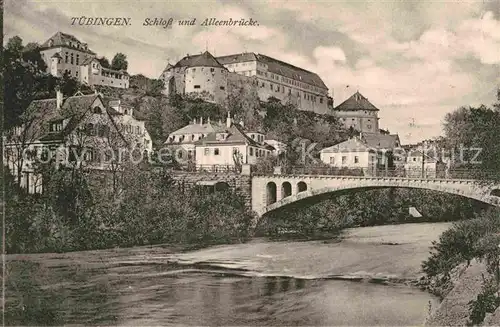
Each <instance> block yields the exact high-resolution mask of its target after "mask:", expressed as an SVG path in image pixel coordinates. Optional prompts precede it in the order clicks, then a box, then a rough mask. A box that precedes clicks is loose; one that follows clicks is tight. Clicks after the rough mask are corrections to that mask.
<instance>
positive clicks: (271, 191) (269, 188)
mask: <svg viewBox="0 0 500 327" xmlns="http://www.w3.org/2000/svg"><path fill="white" fill-rule="evenodd" d="M276 200H277V192H276V183H275V182H269V183H267V185H266V204H267V205H270V204H273V203H276Z"/></svg>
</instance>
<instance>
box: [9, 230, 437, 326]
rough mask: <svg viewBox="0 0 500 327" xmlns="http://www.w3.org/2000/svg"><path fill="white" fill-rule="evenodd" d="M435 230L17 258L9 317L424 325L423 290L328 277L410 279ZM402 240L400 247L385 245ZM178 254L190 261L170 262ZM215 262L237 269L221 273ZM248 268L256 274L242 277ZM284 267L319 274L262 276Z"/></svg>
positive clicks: (30, 321) (18, 321)
mask: <svg viewBox="0 0 500 327" xmlns="http://www.w3.org/2000/svg"><path fill="white" fill-rule="evenodd" d="M432 233H434V234H436V233H437V232H436V227H434V226H427V227H426V226H425V225H423V224H420V225H419V226H417V227H416V226H410V227H408V226H386V227H383V228H382V227H380V228H378V229H373V228H372V229H359V230H356V231H354V232H353V235H354V236H350V239H348V240H347V241H345V242H341V243H338V244H337V243H336V244H323V243H318V242H277V243H267V242H253V243H249V244H241V245H228V246H221V247H214V248H209V249H205V250H199V251H193V252H189V253H172V254H171V255H169V256H167V254H166V253H168V252H167V250H165V249H162V248H132V249H121V250H116V251H115V250H103V251H88V252H79V253H68V254H60V255H56V254H46V255H26V256H19V257H16V258H13V256H11V257H10V258H8V259H7V266H8V267H7V268H8V270H7V275H8V276H7V277H8V279H7V289H6V292H7V293H6V295H7V303H6V309H7V310H6V316H5V318H6V323H7V325H64V324H79V325H131V326H137V325H142V326H146V325H232V326H235V325H246V326H262V325H265V326H291V325H302V326H306V325H309V326H312V325H315V326H318V325H322V326H325V325H328V326H334V325H350V326H352V325H356V326H361V325H365V326H373V325H393V326H395V325H398V326H403V325H421V324H422V322H423V320H424V318H425V316H426V314H427V311H428V302H429V301H433V306H434V305H436V301H435V299H434V298H433V297H432V296H431V295H429V294H427V293H424V292H421V291H419V290H416V289H412V288H408V287H402V286H388V285H380V284H373V283H363V282H350V281H339V280H328V279H324V278H326V277H327V276H333V275H335V276H339V275H348V276H351V275H355V276H357V273H361V275H365V273H366V275H368V276H379V275H382V276H398V277H401V276H403V277H414V276H416V275H415V273H416V272H418V271H419V269H420V263H421V261H422V259H423V258H424V257H425V256H426V255H428V248H429V244H430V241H431V236H429V235H430V234H432ZM434 234H432V235H434ZM432 237H435V235H434V236H432ZM436 237H437V236H436ZM401 239H404V244H402V245H399V246H387V245H384V244H385V243H387V242H400V243H401ZM311 254H314V256H312V255H311ZM172 257H177V258H179V257H182V258H183V259H185V260H183V261H182V262H184V263H185V262H190V260H191V263H192V265H191V266H186V265H180V264H175V263H172V261H173V260H172V259H171V258H172ZM169 260H170V262H169ZM196 262H198V263H200V262H201V263H204V264H203V265H201V264H198V265H196V264H195V263H196ZM207 262H212V264H209V265H207V264H206V263H207ZM213 262H215V263H217V262H219V263H222V264H224V266H226V267H228V266H229V267H237V269H239V270H237V271H228V270H223V268H222V267H223V266H222V265H221V264H219V265H217V264H213ZM245 272H251V273H249V274H248V275H252V276H254V277H244V276H240V275H238V273H245ZM281 272H286V273H287V275H288V276H296V277H297V276H302V277H303V276H322V279H301V278H291V277H256V276H261V275H263V274H264V275H267V276H270V275H274V274H279V273H281Z"/></svg>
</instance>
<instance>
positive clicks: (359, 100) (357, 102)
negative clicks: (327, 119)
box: [334, 91, 379, 111]
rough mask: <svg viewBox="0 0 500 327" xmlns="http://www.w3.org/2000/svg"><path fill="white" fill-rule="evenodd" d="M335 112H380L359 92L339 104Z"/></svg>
mask: <svg viewBox="0 0 500 327" xmlns="http://www.w3.org/2000/svg"><path fill="white" fill-rule="evenodd" d="M334 110H341V111H352V110H371V111H379V109H378V108H377V107H375V106H374V105H373V104H371V102H370V101H368V99H367V98H365V97H364V96H363V95H362V94H361V93H359V91H357V92H356V93H354V94H353V95H352V96H351V97H350V98H349V99H347V100H345V101H344V102H342V103H341V104H339V105H338V106H337V107H336V108H335V109H334Z"/></svg>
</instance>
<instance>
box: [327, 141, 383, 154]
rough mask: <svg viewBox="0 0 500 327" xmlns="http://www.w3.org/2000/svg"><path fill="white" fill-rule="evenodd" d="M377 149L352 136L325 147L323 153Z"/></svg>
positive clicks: (371, 150) (372, 150)
mask: <svg viewBox="0 0 500 327" xmlns="http://www.w3.org/2000/svg"><path fill="white" fill-rule="evenodd" d="M374 151H375V150H374V149H373V148H372V147H370V146H369V145H367V144H366V143H364V142H362V141H361V140H359V139H358V138H352V139H349V140H347V141H344V142H341V143H338V144H335V145H333V146H331V147H328V148H324V149H322V150H321V151H320V152H321V153H331V152H374Z"/></svg>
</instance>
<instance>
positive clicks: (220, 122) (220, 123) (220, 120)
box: [219, 118, 222, 126]
mask: <svg viewBox="0 0 500 327" xmlns="http://www.w3.org/2000/svg"><path fill="white" fill-rule="evenodd" d="M220 125H222V119H220V118H219V126H220Z"/></svg>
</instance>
